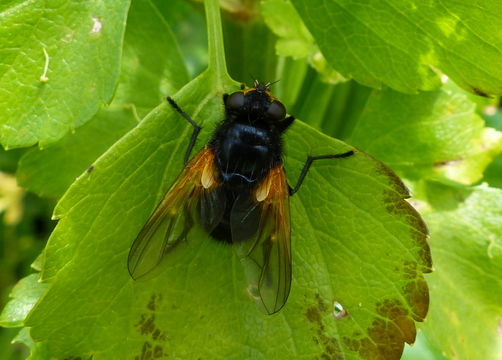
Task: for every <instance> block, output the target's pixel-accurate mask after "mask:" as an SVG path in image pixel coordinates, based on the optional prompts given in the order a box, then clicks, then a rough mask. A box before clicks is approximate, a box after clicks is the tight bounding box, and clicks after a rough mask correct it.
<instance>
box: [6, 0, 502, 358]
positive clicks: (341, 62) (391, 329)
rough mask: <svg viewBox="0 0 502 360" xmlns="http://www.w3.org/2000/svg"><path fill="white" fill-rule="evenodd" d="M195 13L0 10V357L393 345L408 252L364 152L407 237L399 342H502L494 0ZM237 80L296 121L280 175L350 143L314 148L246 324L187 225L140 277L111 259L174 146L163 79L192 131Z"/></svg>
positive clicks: (382, 349)
mask: <svg viewBox="0 0 502 360" xmlns="http://www.w3.org/2000/svg"><path fill="white" fill-rule="evenodd" d="M215 6H216V2H215V1H212V0H211V1H208V2H207V3H206V11H207V15H208V20H209V26H208V28H207V29H206V21H205V18H204V17H205V15H204V6H203V4H200V3H196V2H186V1H182V0H170V1H169V2H166V1H160V0H132V1H130V2H129V1H125V0H115V1H110V2H107V3H106V5H103V4H101V3H95V2H87V1H77V0H72V1H67V2H64V3H60V2H54V1H44V2H25V1H21V0H9V1H7V2H3V3H2V4H0V141H1V143H2V145H3V147H4V149H9V150H8V151H2V152H1V153H0V170H1V171H2V172H1V173H0V175H1V177H0V196H1V197H0V210H3V221H2V223H1V224H0V231H1V237H0V244H1V249H2V250H1V252H0V256H1V258H0V274H1V275H0V290H1V294H0V295H1V297H0V301H1V305H5V304H6V306H5V308H4V310H3V313H2V315H1V317H0V324H1V325H3V326H5V327H7V328H9V329H2V330H0V342H1V344H0V358H2V359H19V358H25V357H26V356H29V357H30V358H31V359H51V358H68V357H73V358H75V357H81V358H88V357H90V356H93V358H94V359H113V358H116V359H124V358H137V359H150V358H161V357H163V356H167V355H169V357H175V358H192V357H196V356H201V357H202V358H218V357H221V358H223V357H224V358H232V357H235V358H243V357H247V358H276V357H278V356H281V357H284V356H289V357H293V358H294V357H302V358H312V357H315V356H324V357H325V358H326V357H327V358H336V356H339V357H343V358H347V359H380V358H385V359H392V358H395V359H397V358H399V357H400V356H401V350H402V347H403V343H404V342H405V341H406V342H408V343H411V342H413V338H414V332H415V323H414V321H417V320H418V321H420V320H421V319H422V317H423V315H424V314H425V309H426V308H425V305H424V304H425V303H424V301H425V299H424V296H423V289H424V288H423V286H424V282H423V276H422V273H425V272H428V271H429V266H430V264H429V259H428V258H427V256H426V255H427V254H428V252H427V247H426V245H425V243H423V233H422V232H421V230H420V224H419V222H417V221H418V220H417V219H418V218H417V217H416V215H415V214H414V212H413V210H412V208H411V207H410V206H408V205H407V203H406V202H404V201H403V197H404V196H405V194H406V191H405V189H404V188H403V187H401V186H400V185H399V182H396V181H395V178H394V177H392V176H391V175H389V173H388V172H387V171H386V170H385V167H382V165H380V163H379V162H377V161H376V160H374V159H373V158H372V157H374V158H376V159H378V160H380V161H382V162H383V163H385V164H386V165H387V166H389V167H390V168H391V169H392V170H394V171H395V172H396V173H397V174H398V175H399V176H400V177H401V178H402V179H404V181H405V183H406V185H407V186H408V188H410V189H411V192H412V194H413V198H412V200H410V203H411V204H412V205H413V207H414V208H415V209H417V210H418V211H419V212H420V214H421V215H422V216H423V218H424V219H425V221H426V223H427V225H428V228H429V231H430V238H429V239H428V242H429V244H430V248H431V253H432V261H433V270H434V271H433V272H432V273H431V274H427V275H426V276H425V279H426V280H427V283H428V285H429V289H430V308H429V313H428V316H427V318H426V320H425V322H423V323H417V324H418V328H419V331H418V336H417V340H416V343H415V345H414V346H412V347H406V348H405V351H404V355H403V358H405V359H426V360H427V359H431V360H432V359H444V358H447V359H500V358H502V355H501V354H502V351H501V350H502V340H501V337H500V331H501V330H500V329H501V327H502V320H501V319H502V303H501V301H500V299H501V298H502V280H501V279H502V234H501V232H502V230H501V229H502V226H501V224H502V192H501V190H500V187H501V186H502V157H501V156H500V153H501V151H502V135H501V132H500V131H502V113H501V110H500V106H499V105H500V101H499V96H500V95H501V94H502V73H501V70H500V66H499V64H500V60H501V52H502V30H501V29H502V26H501V25H502V24H501V20H500V19H502V6H501V5H499V4H498V2H497V1H485V2H483V3H477V2H476V3H473V2H472V1H470V0H462V1H442V2H433V3H430V4H420V5H418V4H416V2H413V1H397V0H385V1H380V0H378V1H377V0H375V1H368V2H366V3H365V4H364V5H361V4H360V3H359V2H356V1H352V0H332V1H317V0H314V1H313V0H262V1H253V0H222V1H221V7H222V8H223V14H222V15H223V16H222V23H223V30H222V31H223V32H222V34H220V32H219V31H220V28H219V22H218V21H219V18H218V15H217V14H218V12H217V9H216V7H215ZM208 35H209V36H208ZM222 35H223V38H224V41H225V46H224V47H223V43H222ZM208 37H209V39H208ZM208 40H209V48H207V45H206V44H207V43H208ZM223 51H224V52H223ZM225 64H226V66H225ZM206 66H208V69H207V70H205V69H206ZM227 69H228V73H229V75H230V76H231V77H230V76H228V75H227ZM44 77H45V78H44ZM255 78H258V79H262V80H270V81H273V80H278V79H280V81H279V82H278V83H276V84H274V85H273V92H274V94H275V95H276V96H277V97H278V98H279V99H280V100H281V101H282V102H283V103H284V104H285V105H286V106H287V108H288V112H289V113H291V114H294V115H295V116H296V117H297V118H299V119H301V120H302V121H303V122H304V123H301V122H298V123H297V124H295V125H294V126H293V128H292V129H291V131H290V132H289V133H288V134H287V136H286V139H285V142H286V155H287V156H286V168H287V169H288V178H289V181H290V183H294V181H295V180H294V179H295V178H296V177H297V176H298V173H299V169H300V168H301V166H302V163H303V161H304V159H305V157H306V155H307V154H308V153H310V154H323V153H336V152H343V151H345V150H346V149H347V148H348V147H350V146H355V147H356V148H357V149H359V150H361V151H364V152H365V153H368V154H370V155H371V156H372V157H368V156H365V155H364V154H363V153H358V154H357V155H356V156H354V157H353V158H351V159H350V160H347V161H342V162H338V163H331V164H330V163H322V164H316V166H315V168H314V169H313V171H312V172H311V173H310V174H309V177H308V181H307V182H306V184H305V186H304V188H302V191H301V192H300V193H299V195H298V197H294V198H292V200H291V206H292V220H293V252H294V266H295V268H294V269H295V273H294V281H293V290H292V294H291V298H290V299H289V301H288V305H287V307H286V308H285V309H284V310H283V311H281V313H280V314H279V315H276V316H273V317H267V318H264V317H263V316H262V315H261V314H260V313H259V312H257V311H256V309H255V307H254V306H253V305H252V303H251V302H250V301H249V300H247V299H246V296H245V295H244V290H243V289H242V286H243V280H242V279H243V274H242V269H241V267H240V264H239V263H238V260H237V259H236V258H235V256H233V255H232V253H231V250H229V249H228V248H225V247H223V246H220V244H217V243H215V242H212V241H203V240H205V239H206V236H205V235H204V234H203V233H201V232H200V231H199V230H196V231H195V234H194V235H193V241H192V240H191V241H190V242H189V244H188V245H187V246H186V247H185V248H183V249H182V251H180V253H179V254H177V255H176V256H175V258H173V261H171V262H170V265H169V267H168V268H167V269H166V272H165V273H163V275H162V276H160V277H158V278H156V279H154V280H152V281H151V282H143V283H134V282H133V281H132V280H131V279H130V278H129V277H128V274H127V270H126V268H125V259H126V257H127V251H128V249H129V246H130V243H131V242H132V240H133V239H134V236H135V234H136V233H137V232H138V230H139V229H140V228H141V225H142V224H143V223H144V221H145V220H146V218H147V217H148V215H149V212H150V211H151V210H152V209H153V207H154V206H155V204H156V202H157V201H158V200H159V199H160V198H161V197H162V195H163V193H164V191H165V190H166V189H167V188H168V187H169V185H170V183H171V182H172V179H173V178H174V176H176V174H177V173H178V172H179V170H180V169H181V166H182V159H181V158H182V157H181V156H178V155H179V154H180V153H182V152H183V151H184V150H183V149H184V148H185V146H186V143H187V141H188V139H187V137H188V134H189V132H190V129H189V127H188V126H186V124H185V123H183V122H182V120H181V119H180V118H179V116H177V114H175V113H173V112H172V111H171V109H169V108H168V107H167V106H166V105H165V104H164V103H163V98H164V97H165V95H168V94H169V95H174V96H175V98H176V99H177V100H178V101H179V103H180V105H181V106H182V107H183V108H184V109H185V110H186V111H187V112H188V113H189V114H191V115H192V116H193V117H194V118H195V119H196V120H197V121H198V122H200V123H202V124H204V131H203V133H202V138H201V140H200V143H199V145H200V146H202V143H203V139H207V137H208V136H209V134H210V132H211V131H212V129H213V128H214V126H215V124H216V123H217V122H218V121H219V119H221V116H222V109H221V94H222V93H223V92H230V91H234V90H235V89H237V88H238V83H236V82H235V81H234V80H237V81H243V82H247V83H248V84H249V83H251V81H252V80H253V79H255ZM232 79H234V80H232ZM159 104H160V105H159ZM334 138H338V139H341V140H343V141H346V143H344V142H342V141H338V140H335V139H334ZM34 144H38V147H35V146H32V147H31V148H29V146H31V145H34ZM348 144H350V145H348ZM12 148H18V149H14V150H10V149H12ZM91 165H92V166H91ZM16 178H17V184H19V186H21V187H22V188H20V187H18V186H17V185H16V181H15V179H16ZM76 178H77V181H76V182H74V180H75V179H76ZM72 183H73V185H72ZM382 194H386V196H382ZM326 199H329V202H326ZM56 201H58V203H57V206H56V207H55V210H54V216H53V218H55V219H60V220H59V222H58V225H57V228H56V229H55V231H54V232H52V230H53V227H54V222H53V221H50V220H49V218H50V215H51V213H52V209H53V208H54V206H55V203H56ZM422 230H423V229H422ZM51 232H52V235H51V237H50V240H49V242H48V243H47V246H46V247H45V250H43V252H42V255H41V256H38V257H37V255H38V254H39V253H40V252H41V251H42V249H43V248H44V245H45V241H46V239H47V238H48V236H49V234H50V233H51ZM381 259H385V261H380V260H381ZM31 263H33V264H32V266H31V267H32V269H30V264H31ZM33 271H35V272H33ZM30 273H31V274H30ZM21 277H23V279H22V280H21V281H20V282H18V284H17V285H16V286H15V287H14V288H13V289H12V286H13V284H14V283H15V282H16V280H17V279H19V278H21ZM40 280H43V281H40ZM207 284H212V287H208V285H207ZM11 289H12V291H11ZM9 293H10V297H11V300H10V302H8V295H9ZM417 294H419V295H417ZM414 295H416V296H414ZM334 302H336V303H340V304H342V305H343V306H344V308H345V309H346V310H347V311H348V316H344V317H342V318H337V316H336V315H337V313H336V309H333V307H332V306H333V303H334ZM23 326H26V327H23ZM28 328H31V332H30V331H29V330H28ZM377 334H383V335H381V336H378V335H377ZM14 337H15V338H14ZM13 338H14V342H15V343H17V344H23V345H17V346H9V345H8V343H9V342H10V341H11V340H12V339H13ZM124 339H127V345H126V346H124V345H123V344H124ZM34 340H36V342H34ZM194 348H199V349H204V350H200V351H199V352H197V353H195V352H194V350H193V349H194Z"/></svg>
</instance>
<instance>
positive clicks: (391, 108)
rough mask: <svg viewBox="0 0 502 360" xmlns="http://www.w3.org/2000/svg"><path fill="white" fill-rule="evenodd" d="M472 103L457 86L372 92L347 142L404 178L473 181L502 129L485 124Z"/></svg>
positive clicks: (501, 147) (501, 141)
mask: <svg viewBox="0 0 502 360" xmlns="http://www.w3.org/2000/svg"><path fill="white" fill-rule="evenodd" d="M475 108H476V105H475V104H474V103H472V102H471V101H469V99H468V98H467V97H466V95H465V94H463V93H462V91H461V90H459V89H456V90H437V91H433V92H424V93H421V94H418V95H405V94H400V93H398V92H396V91H392V90H389V89H385V90H383V91H374V92H373V94H372V95H371V96H370V99H369V101H368V103H367V105H366V108H365V110H364V113H363V115H362V116H361V118H360V119H359V121H358V123H357V126H356V128H355V129H354V132H353V134H352V136H351V140H350V141H351V143H352V144H353V145H355V146H357V147H358V148H360V149H361V150H363V151H366V152H368V153H370V154H371V155H373V156H375V157H377V158H378V159H380V160H382V161H383V162H384V163H385V164H387V165H389V166H390V167H391V168H393V169H394V170H397V171H398V172H400V173H401V174H404V175H405V177H407V178H414V179H417V178H422V177H440V178H444V177H446V178H448V179H451V180H455V181H458V182H461V183H465V184H471V183H474V182H476V181H479V180H480V179H481V178H482V176H483V171H484V169H485V168H486V166H487V165H488V164H489V163H490V162H491V161H492V159H493V158H494V157H495V156H496V155H497V154H499V153H500V152H501V151H502V133H500V132H498V131H496V130H495V129H492V128H485V126H484V121H483V119H482V118H481V117H480V116H479V115H477V114H476V112H475Z"/></svg>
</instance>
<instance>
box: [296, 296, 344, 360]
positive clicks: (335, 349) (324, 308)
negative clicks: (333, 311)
mask: <svg viewBox="0 0 502 360" xmlns="http://www.w3.org/2000/svg"><path fill="white" fill-rule="evenodd" d="M328 309H329V307H328V305H327V304H326V303H325V302H324V300H323V299H322V298H321V296H320V295H319V294H316V295H315V303H314V304H313V305H312V306H311V307H309V308H308V309H307V311H306V313H305V316H306V317H307V319H308V321H310V322H311V323H313V324H314V326H315V333H316V335H315V336H313V337H312V341H313V342H314V344H316V345H321V346H322V347H323V353H322V354H321V359H343V358H344V357H343V355H342V351H341V349H340V345H339V344H338V341H337V340H336V339H335V338H334V337H332V336H329V335H327V334H326V328H325V326H324V324H323V320H322V319H323V317H324V314H326V313H328V312H329V310H328Z"/></svg>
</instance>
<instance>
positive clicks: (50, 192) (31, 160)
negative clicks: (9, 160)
mask: <svg viewBox="0 0 502 360" xmlns="http://www.w3.org/2000/svg"><path fill="white" fill-rule="evenodd" d="M136 124H137V121H136V119H135V117H134V114H133V110H132V109H131V108H129V109H126V108H122V109H121V108H119V107H115V110H111V109H107V110H101V111H100V112H99V113H98V114H97V115H96V116H95V117H94V119H93V120H92V121H90V122H88V123H87V124H85V125H84V126H82V127H81V128H79V129H78V131H77V133H76V134H69V135H67V136H66V137H64V138H63V139H62V140H60V141H59V142H58V143H56V144H55V145H53V146H51V147H50V148H48V149H44V150H39V149H33V150H31V151H29V152H27V153H26V154H25V155H24V156H23V157H22V158H21V161H20V162H19V168H18V171H17V179H18V182H19V184H20V185H21V186H23V187H25V188H26V189H28V190H30V191H32V192H34V193H36V194H37V195H39V196H42V197H60V196H61V195H63V193H64V192H65V191H66V189H68V187H69V186H70V184H71V183H72V182H73V181H75V179H76V178H77V176H79V175H81V174H82V173H83V172H84V171H86V170H87V171H91V170H92V168H90V166H91V165H92V164H93V161H94V160H95V159H96V158H98V156H99V155H101V154H102V153H103V152H105V150H107V149H108V148H109V147H110V146H111V145H112V144H113V143H114V142H115V141H117V140H118V139H120V138H121V137H122V136H123V135H124V134H125V133H126V132H127V131H129V130H130V129H132V128H133V127H134V126H135V125H136Z"/></svg>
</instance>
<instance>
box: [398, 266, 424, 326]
mask: <svg viewBox="0 0 502 360" xmlns="http://www.w3.org/2000/svg"><path fill="white" fill-rule="evenodd" d="M403 290H404V296H405V298H406V300H407V301H408V304H410V306H411V308H412V309H413V314H412V316H413V319H414V320H416V321H423V320H424V319H425V316H426V315H427V312H428V311H429V287H428V286H427V283H426V282H425V279H424V278H423V276H419V277H418V278H417V279H416V280H414V281H410V282H409V283H408V284H406V286H405V287H404V289H403Z"/></svg>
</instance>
